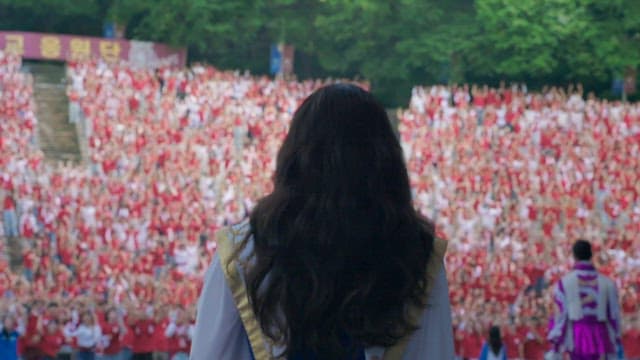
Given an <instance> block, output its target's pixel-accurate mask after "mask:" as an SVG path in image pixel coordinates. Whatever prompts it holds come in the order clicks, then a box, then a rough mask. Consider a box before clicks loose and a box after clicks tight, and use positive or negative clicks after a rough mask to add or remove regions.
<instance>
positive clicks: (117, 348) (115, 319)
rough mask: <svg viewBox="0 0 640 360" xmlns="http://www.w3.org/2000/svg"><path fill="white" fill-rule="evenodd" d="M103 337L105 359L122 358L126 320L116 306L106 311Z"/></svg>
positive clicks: (114, 359) (115, 359) (102, 325)
mask: <svg viewBox="0 0 640 360" xmlns="http://www.w3.org/2000/svg"><path fill="white" fill-rule="evenodd" d="M101 327H102V337H103V341H104V343H103V350H102V353H103V355H102V359H103V360H118V359H121V358H122V356H121V354H120V353H121V352H122V350H123V348H124V344H123V340H124V336H125V333H126V329H125V326H124V322H123V321H122V318H120V317H119V315H118V311H117V310H116V309H115V308H109V309H108V310H107V312H106V315H105V319H104V322H103V323H102V324H101Z"/></svg>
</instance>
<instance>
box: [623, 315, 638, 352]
mask: <svg viewBox="0 0 640 360" xmlns="http://www.w3.org/2000/svg"><path fill="white" fill-rule="evenodd" d="M622 348H623V349H624V355H625V359H628V360H640V316H638V315H632V316H630V317H629V318H628V321H626V322H625V326H624V330H623V332H622Z"/></svg>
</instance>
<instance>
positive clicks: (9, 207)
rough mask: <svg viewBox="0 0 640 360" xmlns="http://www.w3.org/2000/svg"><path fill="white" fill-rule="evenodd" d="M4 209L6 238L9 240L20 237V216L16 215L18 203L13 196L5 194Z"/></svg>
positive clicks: (3, 219)
mask: <svg viewBox="0 0 640 360" xmlns="http://www.w3.org/2000/svg"><path fill="white" fill-rule="evenodd" d="M2 209H3V212H2V224H3V225H4V236H6V237H9V238H14V237H18V215H17V214H16V201H15V200H14V198H13V194H5V196H4V200H3V203H2Z"/></svg>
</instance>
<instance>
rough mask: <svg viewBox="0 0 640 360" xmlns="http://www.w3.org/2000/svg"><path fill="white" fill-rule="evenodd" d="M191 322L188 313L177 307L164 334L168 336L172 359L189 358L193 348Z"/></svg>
mask: <svg viewBox="0 0 640 360" xmlns="http://www.w3.org/2000/svg"><path fill="white" fill-rule="evenodd" d="M191 329H192V327H191V323H190V319H189V316H188V314H187V313H186V312H185V311H184V310H183V309H182V308H179V309H176V313H175V316H174V318H172V319H171V322H170V323H169V325H168V326H167V328H166V331H165V333H164V335H165V336H166V337H167V338H168V340H169V341H168V343H169V358H170V359H171V360H187V359H188V358H189V349H190V348H191Z"/></svg>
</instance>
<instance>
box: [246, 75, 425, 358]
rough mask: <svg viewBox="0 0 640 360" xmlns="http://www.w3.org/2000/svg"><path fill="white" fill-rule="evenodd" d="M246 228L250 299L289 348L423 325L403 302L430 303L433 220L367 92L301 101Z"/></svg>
mask: <svg viewBox="0 0 640 360" xmlns="http://www.w3.org/2000/svg"><path fill="white" fill-rule="evenodd" d="M250 228H251V230H250V233H249V234H248V236H247V238H246V239H245V241H244V245H246V244H247V242H249V238H250V236H253V243H254V250H255V251H254V253H253V256H252V258H251V261H250V264H251V266H249V267H248V269H247V270H246V273H245V278H246V283H247V289H248V294H249V299H250V302H251V304H252V306H253V310H254V312H255V314H256V316H257V319H258V321H259V323H260V326H261V328H262V330H263V332H264V333H265V334H266V336H267V337H268V338H269V339H270V340H271V341H273V343H274V344H276V345H279V346H282V347H283V348H284V350H283V354H282V356H284V357H287V358H289V359H291V358H299V357H304V358H307V356H309V354H313V355H312V357H313V358H316V359H353V358H355V357H356V356H357V349H360V348H362V347H368V346H383V347H389V346H392V345H394V344H395V343H397V342H398V340H399V339H400V338H402V337H403V336H405V335H408V334H410V333H411V332H412V331H414V330H415V329H416V324H414V323H413V321H412V319H410V318H408V315H407V312H406V309H407V307H408V306H421V307H423V306H425V304H424V293H425V291H426V287H427V283H426V279H425V271H426V267H427V262H428V260H429V259H430V256H431V254H432V251H433V241H434V228H433V225H432V223H431V222H430V221H429V220H427V219H426V218H424V217H422V216H420V215H419V214H418V213H417V212H416V210H415V209H414V207H413V205H412V199H411V189H410V185H409V177H408V175H407V169H406V166H405V163H404V158H403V155H402V149H401V147H400V144H399V142H398V139H397V138H396V137H395V135H394V133H393V130H392V127H391V124H390V122H389V119H388V117H387V114H386V112H385V110H384V108H383V107H382V106H381V105H380V103H378V101H376V100H375V99H374V97H373V96H372V95H371V94H370V93H368V92H366V91H365V90H363V89H361V88H359V87H357V86H354V85H347V84H336V85H330V86H326V87H323V88H321V89H319V90H317V91H316V92H314V93H313V94H312V95H310V96H309V97H308V98H307V99H306V100H305V101H304V102H303V103H302V105H301V106H300V107H299V108H298V110H297V111H296V112H295V114H294V116H293V121H292V123H291V128H290V130H289V133H288V135H287V137H286V138H285V140H284V143H283V144H282V147H281V148H280V151H279V152H278V157H277V164H276V170H275V175H274V190H273V192H272V193H271V194H269V195H267V196H265V197H264V198H262V199H261V200H260V201H259V202H258V204H257V205H256V207H255V209H254V210H253V212H252V213H251V215H250ZM247 263H249V262H247Z"/></svg>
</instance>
